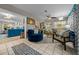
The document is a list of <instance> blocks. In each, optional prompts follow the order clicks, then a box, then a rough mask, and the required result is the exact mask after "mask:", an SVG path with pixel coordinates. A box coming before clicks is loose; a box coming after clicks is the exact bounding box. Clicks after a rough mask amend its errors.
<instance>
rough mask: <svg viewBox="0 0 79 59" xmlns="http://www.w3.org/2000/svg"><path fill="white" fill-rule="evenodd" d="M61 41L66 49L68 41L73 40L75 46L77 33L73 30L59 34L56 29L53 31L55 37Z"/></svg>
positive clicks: (54, 38)
mask: <svg viewBox="0 0 79 59" xmlns="http://www.w3.org/2000/svg"><path fill="white" fill-rule="evenodd" d="M54 40H56V41H58V42H60V43H61V44H62V45H63V46H64V50H66V43H67V42H72V43H73V45H74V47H75V33H74V32H73V31H66V32H64V33H63V35H58V34H57V32H56V30H55V31H53V39H52V42H54Z"/></svg>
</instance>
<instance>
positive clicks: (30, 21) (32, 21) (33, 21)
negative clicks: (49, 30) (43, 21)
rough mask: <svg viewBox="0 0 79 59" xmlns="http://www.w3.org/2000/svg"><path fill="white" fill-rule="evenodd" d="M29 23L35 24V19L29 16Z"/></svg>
mask: <svg viewBox="0 0 79 59" xmlns="http://www.w3.org/2000/svg"><path fill="white" fill-rule="evenodd" d="M27 24H30V25H35V20H34V19H32V18H28V19H27Z"/></svg>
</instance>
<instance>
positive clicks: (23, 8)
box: [0, 4, 73, 20]
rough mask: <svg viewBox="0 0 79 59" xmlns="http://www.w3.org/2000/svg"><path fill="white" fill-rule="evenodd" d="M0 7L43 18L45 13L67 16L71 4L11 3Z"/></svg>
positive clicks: (52, 15) (39, 18) (53, 15)
mask: <svg viewBox="0 0 79 59" xmlns="http://www.w3.org/2000/svg"><path fill="white" fill-rule="evenodd" d="M0 7H1V8H3V9H7V10H9V11H12V12H15V13H18V14H21V15H24V16H30V17H34V18H36V19H38V20H43V19H45V18H46V14H47V15H49V16H51V17H60V16H67V15H68V14H69V12H70V11H71V9H72V7H73V4H11V5H0ZM45 10H47V13H45V12H44V11H45Z"/></svg>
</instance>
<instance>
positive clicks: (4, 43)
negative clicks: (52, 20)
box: [0, 37, 74, 55]
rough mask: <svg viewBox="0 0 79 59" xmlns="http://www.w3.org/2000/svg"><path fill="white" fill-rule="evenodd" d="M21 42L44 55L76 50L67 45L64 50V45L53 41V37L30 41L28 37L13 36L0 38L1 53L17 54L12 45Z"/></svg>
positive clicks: (65, 53)
mask: <svg viewBox="0 0 79 59" xmlns="http://www.w3.org/2000/svg"><path fill="white" fill-rule="evenodd" d="M21 43H25V44H27V45H28V46H30V47H32V48H33V49H35V50H36V51H38V52H40V53H41V54H43V55H72V54H74V50H73V49H72V48H70V47H67V50H66V51H64V49H63V46H62V45H61V44H60V43H58V42H54V43H52V39H51V38H44V39H43V41H41V42H30V41H28V40H27V39H20V37H12V38H5V39H3V40H0V55H15V53H14V52H13V50H12V48H11V47H12V46H15V45H18V44H21Z"/></svg>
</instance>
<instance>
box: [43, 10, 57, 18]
mask: <svg viewBox="0 0 79 59" xmlns="http://www.w3.org/2000/svg"><path fill="white" fill-rule="evenodd" d="M44 13H45V16H46V17H47V19H54V18H57V17H52V16H51V15H49V14H48V11H47V10H44Z"/></svg>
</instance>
